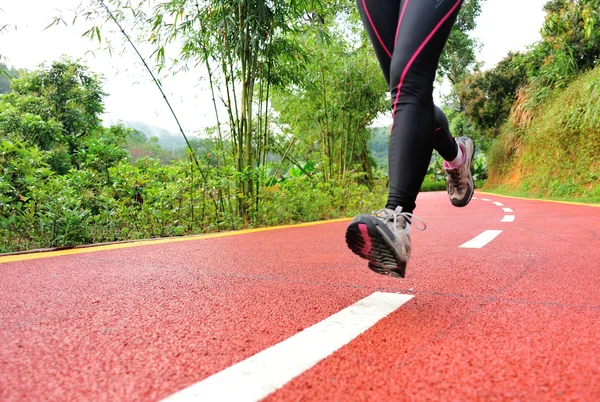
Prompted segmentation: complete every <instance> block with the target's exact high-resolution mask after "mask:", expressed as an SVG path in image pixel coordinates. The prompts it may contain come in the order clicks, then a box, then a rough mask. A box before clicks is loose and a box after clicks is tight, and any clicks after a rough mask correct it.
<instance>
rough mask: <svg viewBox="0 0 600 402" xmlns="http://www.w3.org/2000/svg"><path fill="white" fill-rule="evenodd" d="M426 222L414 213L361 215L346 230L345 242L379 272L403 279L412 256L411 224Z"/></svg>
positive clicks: (383, 212)
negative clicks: (413, 221) (413, 222)
mask: <svg viewBox="0 0 600 402" xmlns="http://www.w3.org/2000/svg"><path fill="white" fill-rule="evenodd" d="M413 219H414V220H417V221H419V222H421V223H422V224H423V226H422V227H420V226H416V225H415V227H416V228H417V229H418V230H425V228H426V227H427V225H425V222H423V221H422V220H421V219H420V218H418V217H416V216H414V215H413V214H410V213H406V212H402V208H401V207H398V208H396V210H395V211H394V210H391V209H387V208H386V209H382V210H379V211H377V212H375V213H374V214H373V215H366V214H363V215H358V216H357V217H356V218H354V220H353V221H352V222H351V223H350V225H349V226H348V229H347V230H346V243H347V244H348V248H350V250H352V252H353V253H354V254H356V255H358V256H359V257H361V258H364V259H366V260H367V261H369V264H368V266H369V268H370V269H371V270H372V271H374V272H377V273H378V274H382V275H388V276H392V277H400V278H404V275H405V273H406V263H407V262H408V259H409V258H410V252H411V244H410V225H411V224H412V220H413Z"/></svg>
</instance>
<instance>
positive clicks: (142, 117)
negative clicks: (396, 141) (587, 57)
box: [0, 0, 546, 132]
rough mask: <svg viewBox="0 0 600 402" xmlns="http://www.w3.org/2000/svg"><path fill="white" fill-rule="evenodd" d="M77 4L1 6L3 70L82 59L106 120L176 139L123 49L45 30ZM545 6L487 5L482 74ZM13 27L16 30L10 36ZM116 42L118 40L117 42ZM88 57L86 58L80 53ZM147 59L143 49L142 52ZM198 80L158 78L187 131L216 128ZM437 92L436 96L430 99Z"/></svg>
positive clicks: (527, 2) (0, 2)
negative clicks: (97, 84)
mask: <svg viewBox="0 0 600 402" xmlns="http://www.w3.org/2000/svg"><path fill="white" fill-rule="evenodd" d="M80 1H81V0H19V1H15V0H0V26H2V25H4V24H11V25H12V27H11V28H10V29H9V30H8V31H6V32H4V33H2V34H0V55H2V56H3V57H5V58H7V59H8V64H10V65H12V66H15V67H19V68H34V67H36V66H37V65H39V64H40V63H43V62H46V61H48V62H51V61H53V60H56V59H58V58H59V57H60V56H61V55H63V54H64V55H68V56H70V57H73V58H81V59H83V60H84V61H85V63H86V64H87V65H88V66H89V67H90V68H91V69H92V70H93V71H95V72H97V73H101V74H103V75H104V77H105V79H106V82H105V86H104V88H105V91H106V92H107V93H108V94H109V96H108V97H107V99H106V101H105V106H106V115H105V116H104V118H105V120H107V121H109V122H116V121H118V120H129V121H142V122H145V123H147V124H151V125H156V126H159V127H164V128H166V129H168V130H170V131H172V132H176V131H178V130H177V126H176V125H175V123H174V121H173V118H172V116H171V115H170V113H169V112H168V110H167V108H166V105H165V104H164V102H163V100H162V97H161V96H160V94H159V92H158V90H157V89H156V87H155V86H154V84H152V82H151V80H150V78H149V76H148V75H147V74H145V72H144V69H143V66H142V65H141V64H140V62H139V60H138V59H137V58H136V57H135V56H134V54H133V52H132V51H131V50H130V49H127V50H126V52H125V53H124V54H122V55H113V56H112V57H111V56H110V55H109V54H108V52H105V51H96V52H95V53H94V54H92V53H89V52H88V51H90V50H96V47H97V45H96V44H94V43H92V42H90V41H89V40H88V39H84V38H81V34H82V33H83V32H84V31H85V30H86V27H87V26H88V25H86V24H85V23H80V22H77V23H76V24H75V25H74V26H68V27H65V26H59V27H52V28H49V29H47V30H44V28H45V27H46V26H47V25H48V24H49V23H50V22H51V21H52V19H53V17H54V16H57V15H59V14H60V12H61V11H62V12H63V13H64V15H72V12H69V10H72V9H74V8H75V7H76V6H77V5H78V4H79V3H80ZM545 3H546V0H486V1H485V2H484V5H483V12H482V14H481V16H480V18H479V21H478V26H477V29H476V30H475V31H474V32H473V36H475V37H478V38H479V39H480V41H481V42H482V44H483V49H482V51H481V53H480V56H479V59H480V60H481V61H483V62H484V63H485V66H486V67H492V66H494V65H495V64H496V63H497V62H498V61H500V60H501V59H502V58H504V56H505V55H506V54H507V53H508V51H510V50H523V49H525V47H526V46H527V45H530V44H532V43H534V42H535V41H537V40H539V39H540V34H539V30H540V28H541V26H542V23H543V21H544V13H543V10H542V7H543V5H544V4H545ZM15 27H16V29H15ZM115 39H116V40H117V41H118V40H119V38H116V37H115ZM86 52H87V54H86ZM142 52H143V53H145V54H149V53H150V52H151V49H150V48H142ZM3 61H5V62H6V60H3ZM200 75H201V74H200V73H180V74H178V75H177V76H175V77H172V76H169V77H165V78H163V81H162V82H163V87H164V89H165V91H166V92H167V95H168V96H169V97H170V100H171V103H172V105H173V107H174V109H175V111H176V113H177V115H178V117H179V119H180V120H181V121H182V124H183V125H184V128H185V129H186V130H189V131H194V130H199V129H201V128H202V127H205V126H210V125H213V124H215V120H214V113H213V111H212V103H211V101H210V94H209V92H208V90H207V84H206V83H205V82H204V81H203V80H201V77H200ZM440 91H443V89H437V90H436V97H437V96H439V93H440Z"/></svg>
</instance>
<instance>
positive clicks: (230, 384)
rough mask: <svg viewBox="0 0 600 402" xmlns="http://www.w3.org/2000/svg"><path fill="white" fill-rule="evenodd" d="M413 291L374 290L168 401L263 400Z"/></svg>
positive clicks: (390, 311)
mask: <svg viewBox="0 0 600 402" xmlns="http://www.w3.org/2000/svg"><path fill="white" fill-rule="evenodd" d="M412 298H413V296H412V295H402V294H396V293H382V292H375V293H373V294H372V295H370V296H368V297H366V298H364V299H362V300H360V301H358V302H357V303H355V304H353V305H352V306H350V307H347V308H345V309H344V310H342V311H340V312H338V313H336V314H334V315H332V316H331V317H329V318H326V319H325V320H323V321H321V322H319V323H318V324H315V325H313V326H312V327H310V328H307V329H305V330H303V331H302V332H299V333H297V334H296V335H294V336H292V337H290V338H288V339H286V340H284V341H282V342H280V343H278V344H276V345H274V346H272V347H270V348H268V349H265V350H263V351H262V352H259V353H257V354H255V355H254V356H252V357H250V358H248V359H246V360H244V361H241V362H239V363H237V364H234V365H233V366H231V367H229V368H227V369H225V370H223V371H220V372H218V373H217V374H214V375H212V376H210V377H208V378H206V379H205V380H202V381H200V382H198V383H196V384H194V385H191V386H190V387H188V388H185V389H183V390H182V391H179V392H177V393H175V394H173V395H171V396H170V397H168V398H167V399H165V401H168V402H174V401H175V402H179V401H236V402H245V401H259V400H261V399H263V398H265V397H266V396H268V395H269V394H271V393H272V392H274V391H275V390H277V389H278V388H281V387H282V386H283V385H285V384H286V383H287V382H289V381H290V380H292V379H293V378H294V377H297V376H298V375H300V374H302V373H303V372H304V371H306V370H308V369H310V368H311V367H313V366H314V365H315V364H317V363H318V362H319V361H321V360H323V359H325V358H326V357H327V356H329V355H331V354H332V353H334V352H335V351H336V350H338V349H340V348H341V347H342V346H344V345H346V344H347V343H349V342H350V341H352V340H353V339H354V338H356V337H357V336H359V335H360V334H362V333H363V332H365V331H366V330H367V329H369V328H370V327H372V326H373V325H375V324H376V323H377V322H378V321H379V320H381V319H382V318H384V317H386V316H387V315H389V314H390V313H392V312H393V311H395V310H396V309H398V307H400V306H401V305H403V304H404V303H406V302H407V301H409V300H410V299H412Z"/></svg>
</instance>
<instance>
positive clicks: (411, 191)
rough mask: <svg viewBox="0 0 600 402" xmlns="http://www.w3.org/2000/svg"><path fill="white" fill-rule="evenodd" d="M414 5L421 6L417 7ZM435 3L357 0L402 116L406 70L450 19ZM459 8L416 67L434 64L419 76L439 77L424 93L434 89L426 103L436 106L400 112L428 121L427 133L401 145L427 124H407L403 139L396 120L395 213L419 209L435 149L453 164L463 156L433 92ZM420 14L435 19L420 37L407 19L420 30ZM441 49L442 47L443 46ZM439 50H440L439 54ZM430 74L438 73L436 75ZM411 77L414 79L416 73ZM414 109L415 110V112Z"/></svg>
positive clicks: (392, 198) (392, 203) (392, 147)
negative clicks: (416, 205) (401, 89)
mask: <svg viewBox="0 0 600 402" xmlns="http://www.w3.org/2000/svg"><path fill="white" fill-rule="evenodd" d="M411 3H417V7H415V6H414V5H413V4H411ZM418 3H424V4H425V6H423V5H421V6H419V4H418ZM433 3H435V0H429V1H428V0H357V6H358V10H359V13H360V16H361V19H362V21H363V23H364V25H365V29H366V31H367V34H368V35H369V38H370V39H371V42H372V44H373V48H374V50H375V54H376V56H377V60H378V61H379V65H380V67H381V70H382V72H383V75H384V77H385V79H386V82H387V84H388V87H389V88H390V93H391V94H392V100H393V101H394V102H393V105H392V106H393V108H394V112H396V111H397V106H398V104H402V102H403V99H404V98H403V97H402V96H401V97H400V98H399V99H396V97H397V95H398V84H399V83H400V78H402V73H403V72H404V71H403V70H404V67H406V65H407V64H408V62H409V61H410V57H412V55H413V54H414V53H415V52H414V50H413V48H414V49H417V50H418V47H419V46H420V45H421V44H422V43H423V41H424V40H426V39H427V36H429V34H430V33H431V31H433V30H434V29H435V28H436V25H437V24H438V23H439V22H440V21H441V20H442V19H443V18H444V17H445V14H444V15H441V14H442V12H443V11H444V10H446V8H444V7H443V6H441V5H440V7H437V9H436V8H435V7H434V6H435V5H432V4H433ZM459 7H460V5H458V6H457V7H456V10H454V12H453V13H451V15H450V16H449V17H447V20H450V21H449V22H448V23H447V24H445V25H444V26H443V27H440V28H438V31H441V32H439V33H437V32H435V33H434V37H432V38H430V42H434V43H433V44H429V43H428V44H426V45H425V46H426V47H427V49H422V52H423V55H421V56H417V57H419V60H418V61H417V60H415V62H416V68H422V67H423V65H424V64H425V65H426V64H427V63H428V62H429V64H430V66H429V67H428V68H426V69H425V70H424V71H417V72H416V74H426V76H431V75H432V74H433V78H432V79H431V83H425V85H424V86H423V88H422V90H424V91H428V90H429V89H428V88H430V90H429V91H430V93H429V98H430V99H431V102H426V103H428V104H429V103H430V104H431V106H430V107H429V108H428V109H427V110H428V111H426V110H421V111H418V112H417V113H416V115H415V114H414V113H411V111H409V112H406V113H402V112H401V113H400V115H402V114H404V115H405V117H403V119H404V120H411V119H421V121H424V120H428V122H427V123H426V127H423V129H424V130H414V131H413V132H412V133H411V134H412V135H410V134H408V135H409V138H408V140H404V141H402V140H400V141H399V138H398V136H399V135H405V134H404V133H405V132H406V131H407V130H412V127H414V126H417V127H419V126H420V122H421V121H420V120H414V121H413V122H412V124H404V126H405V128H404V129H402V130H401V132H402V134H399V132H400V129H398V128H397V127H396V123H397V119H396V116H394V117H395V118H394V125H393V127H392V134H391V136H392V138H391V141H390V153H389V159H390V164H389V165H390V170H389V175H390V197H389V199H388V203H387V207H388V208H391V209H395V208H396V207H397V206H402V208H403V210H404V211H405V212H412V210H413V209H414V199H416V195H417V193H418V190H419V188H420V186H421V183H422V181H423V177H424V174H425V173H423V174H422V177H421V174H420V173H418V172H421V171H422V170H423V168H422V166H423V163H425V162H423V163H421V164H419V163H418V162H419V161H425V157H424V156H423V155H426V154H427V153H428V154H429V156H428V157H427V158H426V159H427V162H426V163H427V165H428V164H429V160H430V158H431V150H430V149H431V148H434V149H436V150H437V151H438V152H439V153H440V155H441V156H442V157H443V158H444V159H445V160H447V161H453V160H455V159H456V157H457V153H458V146H457V144H456V141H455V140H454V138H453V137H452V135H451V133H450V130H449V128H448V121H447V119H446V116H445V115H444V113H443V112H442V111H441V110H440V109H439V108H436V110H435V112H434V110H433V98H432V95H431V93H432V92H433V79H435V70H436V69H437V64H438V59H439V56H440V54H441V51H442V49H443V47H444V45H445V42H446V39H447V36H448V35H449V32H450V29H451V28H452V25H453V23H454V19H455V18H456V14H457V13H458V8H459ZM431 9H434V11H433V12H431V11H430V10H431ZM440 9H441V10H440ZM419 13H424V14H433V18H431V16H426V20H427V22H429V25H427V26H422V27H420V28H419V29H417V30H416V32H409V31H407V29H406V28H405V26H406V25H407V22H406V21H407V19H412V20H413V21H411V22H409V23H408V25H411V26H414V25H415V21H414V20H415V19H417V21H416V25H418V14H419ZM438 18H439V19H438ZM431 21H433V22H434V23H435V25H434V26H433V27H431V29H430V31H429V32H426V31H427V29H428V28H429V26H430V25H432V23H431ZM444 30H446V31H447V32H445V31H444ZM444 35H445V36H444ZM435 42H437V43H435ZM436 44H437V47H436ZM440 44H441V46H439V45H440ZM432 47H433V49H432ZM397 48H399V49H400V52H401V53H402V54H398V55H397V54H396V52H397V51H396V49H397ZM436 49H439V53H438V54H437V55H435V52H436ZM430 53H433V55H430ZM392 60H395V62H394V71H392ZM409 67H411V66H409ZM430 71H432V74H431V73H430ZM407 75H408V71H407ZM411 75H414V73H413V72H412V71H411ZM408 81H409V84H408V85H411V84H410V82H414V83H415V84H413V88H414V86H415V85H416V87H417V88H416V89H417V91H418V90H419V89H420V88H419V85H421V81H414V80H412V81H411V78H410V77H408ZM424 98H426V96H424ZM405 109H406V108H405V107H402V108H401V111H404V110H405ZM408 109H411V108H410V107H409V108H408ZM431 119H433V121H434V122H435V123H434V124H435V126H434V128H433V129H431V127H429V126H430V121H431ZM403 123H410V122H403ZM423 131H425V134H423ZM417 135H421V136H422V137H423V138H421V141H416V143H415V142H411V141H410V138H411V137H414V136H417ZM413 139H414V138H413ZM423 142H425V148H426V149H429V151H427V150H425V151H424V150H423V149H422V148H423ZM412 146H416V147H417V149H418V152H417V154H415V153H413V152H412V148H411V147H412ZM399 148H404V152H399ZM403 154H405V155H408V156H409V158H404V157H403V156H402V155H403ZM402 159H404V160H403V162H404V163H400V165H403V166H399V164H398V162H399V161H400V160H402ZM427 165H426V166H425V172H426V171H427ZM406 166H409V168H408V169H407V168H406ZM399 176H404V177H403V178H404V179H405V180H399ZM418 177H421V179H420V180H419V179H418ZM413 178H417V179H413ZM411 179H412V180H411ZM417 182H418V184H417ZM415 188H416V190H415Z"/></svg>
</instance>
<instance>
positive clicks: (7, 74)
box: [0, 29, 23, 96]
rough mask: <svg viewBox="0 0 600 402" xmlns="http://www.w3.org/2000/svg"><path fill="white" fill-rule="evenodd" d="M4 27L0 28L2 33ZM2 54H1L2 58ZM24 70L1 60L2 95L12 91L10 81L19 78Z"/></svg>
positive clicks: (0, 80)
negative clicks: (11, 66)
mask: <svg viewBox="0 0 600 402" xmlns="http://www.w3.org/2000/svg"><path fill="white" fill-rule="evenodd" d="M1 32H2V29H0V33H1ZM1 58H2V56H0V59H1ZM22 72H23V71H22V70H18V69H15V68H10V67H8V66H7V65H6V64H4V63H2V62H0V96H1V95H2V94H7V93H9V92H10V83H11V81H12V80H13V79H15V78H18V77H19V75H20V74H21V73H22Z"/></svg>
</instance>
